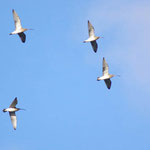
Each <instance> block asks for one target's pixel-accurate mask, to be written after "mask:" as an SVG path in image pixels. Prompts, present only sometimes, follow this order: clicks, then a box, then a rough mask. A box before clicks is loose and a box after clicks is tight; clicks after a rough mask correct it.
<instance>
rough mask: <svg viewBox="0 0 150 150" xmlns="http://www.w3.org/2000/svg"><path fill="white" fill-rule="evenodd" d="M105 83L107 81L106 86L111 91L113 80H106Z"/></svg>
mask: <svg viewBox="0 0 150 150" xmlns="http://www.w3.org/2000/svg"><path fill="white" fill-rule="evenodd" d="M104 81H105V84H106V86H107V88H108V89H110V88H111V80H110V79H106V80H104Z"/></svg>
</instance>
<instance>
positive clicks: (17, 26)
mask: <svg viewBox="0 0 150 150" xmlns="http://www.w3.org/2000/svg"><path fill="white" fill-rule="evenodd" d="M12 13H13V18H14V23H15V31H13V32H11V33H10V35H13V34H18V35H19V37H20V39H21V41H22V42H23V43H25V41H26V35H25V34H24V32H25V31H27V30H32V29H26V28H22V26H21V21H20V18H19V16H18V15H17V13H16V12H15V10H14V9H13V10H12Z"/></svg>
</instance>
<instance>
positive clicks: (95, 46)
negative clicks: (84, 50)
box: [83, 20, 103, 53]
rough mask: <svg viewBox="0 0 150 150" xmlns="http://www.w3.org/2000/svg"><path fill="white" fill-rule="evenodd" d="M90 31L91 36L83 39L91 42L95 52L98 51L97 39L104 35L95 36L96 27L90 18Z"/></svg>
mask: <svg viewBox="0 0 150 150" xmlns="http://www.w3.org/2000/svg"><path fill="white" fill-rule="evenodd" d="M88 31H89V38H88V39H87V40H85V41H83V43H87V42H90V43H91V45H92V48H93V50H94V52H95V53H96V52H97V48H98V45H97V42H96V40H97V39H99V38H103V37H99V36H95V33H94V27H93V26H92V24H91V23H90V21H89V20H88Z"/></svg>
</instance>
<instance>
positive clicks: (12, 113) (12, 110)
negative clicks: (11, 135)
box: [3, 97, 24, 130]
mask: <svg viewBox="0 0 150 150" xmlns="http://www.w3.org/2000/svg"><path fill="white" fill-rule="evenodd" d="M17 103H18V100H17V97H16V98H15V99H14V100H13V102H12V103H11V105H10V106H9V108H6V109H3V112H9V115H10V119H11V122H12V125H13V128H14V130H16V127H17V118H16V114H15V112H16V111H18V110H24V109H21V108H16V105H17Z"/></svg>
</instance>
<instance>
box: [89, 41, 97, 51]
mask: <svg viewBox="0 0 150 150" xmlns="http://www.w3.org/2000/svg"><path fill="white" fill-rule="evenodd" d="M91 45H92V48H93V50H94V52H95V53H96V52H97V48H98V45H97V43H96V41H92V42H91Z"/></svg>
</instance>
